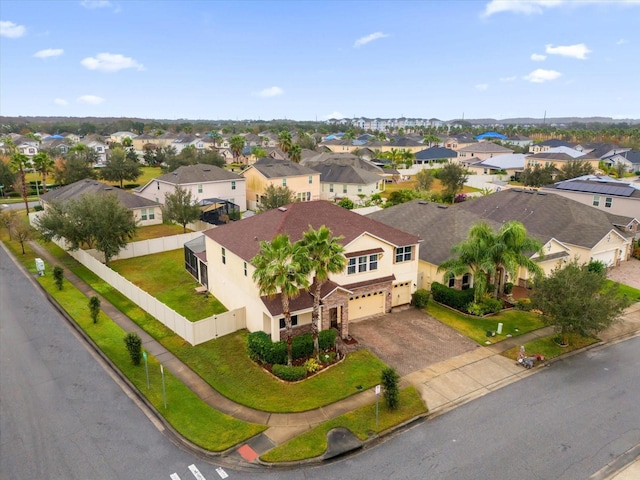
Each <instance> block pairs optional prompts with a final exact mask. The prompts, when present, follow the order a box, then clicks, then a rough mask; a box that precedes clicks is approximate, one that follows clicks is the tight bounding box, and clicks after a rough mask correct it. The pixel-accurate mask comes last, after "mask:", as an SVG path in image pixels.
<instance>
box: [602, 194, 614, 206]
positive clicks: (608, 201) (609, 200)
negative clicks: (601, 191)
mask: <svg viewBox="0 0 640 480" xmlns="http://www.w3.org/2000/svg"><path fill="white" fill-rule="evenodd" d="M612 203H613V198H611V197H605V198H604V206H605V208H611V204H612Z"/></svg>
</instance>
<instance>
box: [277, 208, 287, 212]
mask: <svg viewBox="0 0 640 480" xmlns="http://www.w3.org/2000/svg"><path fill="white" fill-rule="evenodd" d="M278 210H280V211H281V212H286V211H287V207H278Z"/></svg>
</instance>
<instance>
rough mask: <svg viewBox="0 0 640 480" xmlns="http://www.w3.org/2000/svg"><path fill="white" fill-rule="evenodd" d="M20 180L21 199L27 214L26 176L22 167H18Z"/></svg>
mask: <svg viewBox="0 0 640 480" xmlns="http://www.w3.org/2000/svg"><path fill="white" fill-rule="evenodd" d="M20 182H22V199H23V200H24V207H25V208H26V209H27V215H29V200H28V199H27V176H26V175H25V173H24V167H22V166H21V167H20Z"/></svg>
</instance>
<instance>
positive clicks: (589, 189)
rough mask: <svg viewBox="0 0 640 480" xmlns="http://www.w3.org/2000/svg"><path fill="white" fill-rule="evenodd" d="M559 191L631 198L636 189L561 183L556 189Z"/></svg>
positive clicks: (623, 186)
mask: <svg viewBox="0 0 640 480" xmlns="http://www.w3.org/2000/svg"><path fill="white" fill-rule="evenodd" d="M556 188H557V189H558V190H569V191H572V192H586V193H602V194H604V195H617V196H619V197H630V196H631V195H632V194H633V191H634V188H633V187H629V186H625V185H611V184H607V185H603V184H595V183H579V182H561V183H559V184H558V186H557V187H556Z"/></svg>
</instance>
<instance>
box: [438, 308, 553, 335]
mask: <svg viewBox="0 0 640 480" xmlns="http://www.w3.org/2000/svg"><path fill="white" fill-rule="evenodd" d="M426 312H427V313H428V314H429V315H431V316H432V317H433V318H436V319H438V320H439V321H441V322H442V323H444V324H446V325H449V326H450V327H451V328H453V329H455V330H457V331H458V332H460V333H461V334H462V335H464V336H466V337H469V338H470V339H471V340H474V341H475V342H478V343H479V344H481V345H484V344H485V342H486V341H487V340H488V341H490V342H491V343H496V342H499V341H500V340H504V339H505V338H507V335H511V336H512V337H516V336H518V335H522V334H523V333H527V332H531V331H533V330H538V329H539V328H542V327H544V326H545V325H544V322H543V321H542V317H541V316H540V315H538V314H536V313H531V312H524V311H521V310H506V311H503V312H500V313H498V314H496V315H491V316H489V317H474V316H471V315H463V314H462V313H460V312H457V311H455V310H452V309H450V308H447V307H445V306H443V305H440V304H439V303H436V302H433V301H432V302H429V304H428V305H427V308H426ZM498 323H502V333H501V334H498V333H496V335H495V336H494V337H491V338H488V337H487V331H492V332H495V331H496V330H497V328H498Z"/></svg>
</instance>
